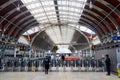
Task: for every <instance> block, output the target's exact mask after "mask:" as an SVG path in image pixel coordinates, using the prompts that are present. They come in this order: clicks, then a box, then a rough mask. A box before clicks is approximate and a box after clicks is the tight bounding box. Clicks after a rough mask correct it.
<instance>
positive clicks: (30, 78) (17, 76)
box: [0, 72, 120, 80]
mask: <svg viewBox="0 0 120 80" xmlns="http://www.w3.org/2000/svg"><path fill="white" fill-rule="evenodd" d="M0 80H120V78H118V77H117V76H116V75H113V74H111V75H110V76H106V72H49V73H48V74H45V73H44V72H0Z"/></svg>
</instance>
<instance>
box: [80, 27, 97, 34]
mask: <svg viewBox="0 0 120 80" xmlns="http://www.w3.org/2000/svg"><path fill="white" fill-rule="evenodd" d="M80 30H81V31H84V32H87V33H90V34H95V32H93V31H92V30H91V29H89V28H87V27H84V26H80Z"/></svg>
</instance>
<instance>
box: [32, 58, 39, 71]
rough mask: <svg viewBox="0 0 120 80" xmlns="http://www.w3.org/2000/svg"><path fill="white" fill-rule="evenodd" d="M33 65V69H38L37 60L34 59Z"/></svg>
mask: <svg viewBox="0 0 120 80" xmlns="http://www.w3.org/2000/svg"><path fill="white" fill-rule="evenodd" d="M33 66H34V67H35V71H38V68H39V60H34V62H33Z"/></svg>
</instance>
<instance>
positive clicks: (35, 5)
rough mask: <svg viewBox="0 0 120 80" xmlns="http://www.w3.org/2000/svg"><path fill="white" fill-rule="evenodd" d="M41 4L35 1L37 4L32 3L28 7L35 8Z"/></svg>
mask: <svg viewBox="0 0 120 80" xmlns="http://www.w3.org/2000/svg"><path fill="white" fill-rule="evenodd" d="M40 6H41V5H40V4H39V3H35V4H30V5H28V6H27V7H28V8H29V9H33V8H35V7H40Z"/></svg>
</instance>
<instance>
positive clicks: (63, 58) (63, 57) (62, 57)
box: [61, 54, 65, 67]
mask: <svg viewBox="0 0 120 80" xmlns="http://www.w3.org/2000/svg"><path fill="white" fill-rule="evenodd" d="M61 59H62V67H63V66H64V60H65V56H64V55H63V54H62V56H61Z"/></svg>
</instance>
